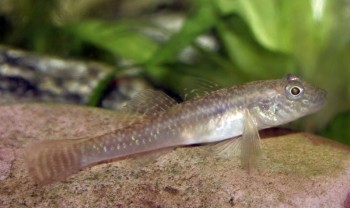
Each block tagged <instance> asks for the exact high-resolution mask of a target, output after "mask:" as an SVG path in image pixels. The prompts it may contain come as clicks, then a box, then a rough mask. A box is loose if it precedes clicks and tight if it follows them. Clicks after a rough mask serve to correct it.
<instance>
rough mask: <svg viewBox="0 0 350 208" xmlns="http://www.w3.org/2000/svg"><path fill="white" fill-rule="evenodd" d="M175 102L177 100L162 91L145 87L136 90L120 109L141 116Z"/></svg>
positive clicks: (169, 106) (165, 108) (168, 106)
mask: <svg viewBox="0 0 350 208" xmlns="http://www.w3.org/2000/svg"><path fill="white" fill-rule="evenodd" d="M176 104H177V102H176V101H175V100H174V99H172V98H171V97H169V96H168V95H166V94H165V93H164V92H162V91H159V90H151V89H146V90H142V91H140V92H138V93H137V94H136V96H135V97H134V98H132V99H131V100H130V101H129V102H128V103H127V104H126V105H125V106H124V107H123V109H122V110H123V111H126V112H130V113H136V114H139V115H142V116H154V115H157V114H158V113H160V112H164V111H166V110H168V109H169V108H171V107H173V106H174V105H176Z"/></svg>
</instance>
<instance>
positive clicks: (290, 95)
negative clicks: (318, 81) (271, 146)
mask: <svg viewBox="0 0 350 208" xmlns="http://www.w3.org/2000/svg"><path fill="white" fill-rule="evenodd" d="M259 91H260V92H261V94H260V99H258V100H257V101H256V102H255V104H254V106H253V109H252V110H253V111H254V114H255V115H256V118H257V122H258V125H259V126H263V127H272V126H277V125H281V124H285V123H288V122H291V121H294V120H296V119H298V118H300V117H303V116H306V115H308V114H312V113H314V112H316V111H318V110H320V109H321V108H322V107H323V106H324V105H325V102H326V91H325V90H323V89H321V88H319V87H316V86H314V85H312V84H310V83H308V82H305V81H304V80H302V79H301V78H299V77H298V76H295V75H291V74H289V75H287V76H286V77H285V78H284V79H281V80H273V81H271V82H270V83H269V84H267V85H265V86H261V88H260V89H259Z"/></svg>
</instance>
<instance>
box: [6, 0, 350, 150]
mask: <svg viewBox="0 0 350 208" xmlns="http://www.w3.org/2000/svg"><path fill="white" fill-rule="evenodd" d="M5 2H6V1H5ZM14 2H15V4H13V5H15V6H13V7H14V8H13V9H12V11H11V12H9V15H7V16H6V17H7V18H9V21H10V23H11V25H12V30H11V31H10V32H6V33H4V34H6V36H4V37H3V36H1V37H2V40H1V41H2V42H3V43H6V44H10V45H13V46H17V47H18V46H19V47H22V48H26V49H29V50H32V51H36V52H41V53H47V54H56V55H60V56H62V57H80V58H81V57H85V58H91V57H92V58H94V59H99V60H100V61H104V62H109V63H110V64H114V65H115V66H116V68H117V69H118V70H116V71H115V72H113V73H111V74H110V76H114V73H119V72H120V71H123V70H127V69H128V68H132V67H135V66H138V67H140V68H142V72H143V75H144V76H146V77H148V78H150V79H151V80H153V81H154V82H156V83H157V84H161V85H163V86H164V87H167V88H169V89H172V90H174V91H179V90H180V89H183V88H184V87H186V85H187V84H189V83H186V82H184V81H182V80H185V79H183V78H184V77H186V76H188V75H191V76H193V75H194V76H201V77H205V78H207V79H209V80H212V81H215V82H218V83H220V84H222V85H232V84H238V83H241V82H246V81H250V80H256V79H271V78H281V77H282V76H284V75H285V74H286V73H295V74H298V75H300V76H302V77H303V78H304V79H305V80H308V81H310V82H313V83H315V84H316V85H318V86H320V87H322V88H325V89H326V90H327V91H328V97H329V101H328V105H327V107H326V108H325V109H324V110H322V111H321V113H318V114H317V115H315V116H313V117H310V118H308V119H306V120H304V122H302V123H301V124H300V125H302V128H304V129H311V130H314V129H319V128H322V127H325V126H327V127H326V128H324V130H322V134H323V135H326V136H329V137H331V138H334V139H337V140H339V141H342V142H344V143H347V144H350V137H349V132H348V131H349V130H348V127H349V124H350V117H349V116H348V114H349V112H350V111H349V110H350V82H349V81H350V80H349V79H350V63H349V62H350V45H349V43H350V42H349V38H350V35H349V31H350V30H349V29H350V28H349V27H350V24H349V23H350V22H349V15H350V14H349V9H350V3H349V1H347V0H337V1H330V0H294V1H284V0H236V1H232V0H195V1H191V5H190V6H189V10H188V11H189V12H188V15H187V17H186V18H185V20H184V22H183V25H182V27H181V29H180V30H179V31H177V32H175V33H171V32H169V31H167V30H166V29H164V28H163V27H162V26H160V25H159V24H156V23H155V22H154V21H151V19H152V18H145V17H144V16H139V17H138V16H133V17H132V18H125V17H124V18H113V19H111V18H101V17H96V16H89V15H87V12H84V11H85V10H84V11H82V9H81V8H85V9H86V8H89V6H86V5H85V6H84V7H79V8H80V10H79V8H78V7H76V8H72V9H71V10H73V11H74V9H76V11H75V12H76V16H75V18H64V17H62V16H64V12H61V13H60V12H59V11H57V10H58V9H57V8H58V7H59V1H57V0H51V1H47V0H33V1H23V0H14ZM67 2H69V1H67ZM91 2H93V1H92V0H90V1H85V4H91V5H92V6H91V7H96V2H95V3H91ZM102 2H103V4H106V2H108V1H102ZM121 2H122V1H121ZM137 2H138V1H135V5H136V4H137ZM7 3H8V2H7ZM61 3H62V2H61ZM110 3H111V1H110ZM152 3H154V1H152ZM3 4H5V3H3ZM81 4H84V1H81ZM0 6H1V5H0ZM3 6H4V5H3ZM57 17H61V18H59V21H58V20H57ZM145 31H156V32H157V33H160V34H162V35H163V36H165V37H168V39H166V40H165V41H161V40H159V39H157V38H155V37H153V36H151V35H149V34H147V32H145ZM1 34H3V33H1ZM203 34H210V35H211V37H213V38H214V40H215V41H216V42H217V43H218V49H217V50H213V49H208V48H207V47H205V46H203V45H201V44H198V42H197V40H198V37H200V36H201V35H203ZM189 47H191V48H192V49H194V50H195V51H196V53H195V56H193V57H192V60H191V61H190V62H188V61H187V62H186V61H183V60H182V59H181V58H180V57H181V53H183V51H184V49H186V48H189ZM86 51H90V52H91V51H92V52H94V53H95V54H96V53H98V54H99V55H92V56H91V54H88V53H87V52H86ZM111 57H112V58H111ZM115 60H117V61H115ZM126 63H127V64H126ZM107 80H108V79H107ZM100 91H101V90H99V92H100ZM341 112H342V113H341ZM343 112H348V113H345V114H344V113H343ZM336 116H338V117H337V118H336ZM330 121H332V122H330ZM346 132H347V133H346Z"/></svg>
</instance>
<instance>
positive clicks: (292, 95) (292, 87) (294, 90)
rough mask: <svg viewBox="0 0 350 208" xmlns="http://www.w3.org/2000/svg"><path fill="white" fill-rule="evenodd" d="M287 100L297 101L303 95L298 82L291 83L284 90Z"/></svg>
mask: <svg viewBox="0 0 350 208" xmlns="http://www.w3.org/2000/svg"><path fill="white" fill-rule="evenodd" d="M285 93H286V96H287V98H288V99H290V100H297V99H299V98H301V97H302V96H303V95H304V87H303V86H302V85H301V83H299V82H291V83H289V84H288V85H287V86H286V88H285Z"/></svg>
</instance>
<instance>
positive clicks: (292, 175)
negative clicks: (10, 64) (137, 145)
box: [0, 104, 350, 207]
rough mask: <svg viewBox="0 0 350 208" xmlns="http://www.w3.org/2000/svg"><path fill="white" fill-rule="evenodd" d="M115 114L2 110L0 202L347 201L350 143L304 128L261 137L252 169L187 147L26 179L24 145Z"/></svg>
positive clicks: (82, 129) (98, 128)
mask: <svg viewBox="0 0 350 208" xmlns="http://www.w3.org/2000/svg"><path fill="white" fill-rule="evenodd" d="M117 117H118V116H117V115H116V114H115V113H114V112H110V111H105V110H100V109H93V108H85V107H76V106H70V105H68V106H67V105H37V104H34V105H33V104H32V105H29V104H25V105H15V106H2V107H0V120H1V124H0V164H1V168H0V174H1V175H0V207H22V206H23V207H344V206H345V203H348V206H349V201H350V199H349V193H350V148H348V147H346V146H343V145H341V144H338V143H335V142H332V141H330V140H328V139H324V138H321V137H318V136H315V135H312V134H306V133H292V134H286V135H283V136H276V137H272V138H267V139H263V141H262V142H263V153H264V156H263V159H262V160H261V163H260V166H259V168H258V170H257V171H255V172H253V173H251V174H247V172H245V171H244V170H242V169H241V168H240V165H239V160H238V158H233V159H231V160H224V159H218V158H215V157H213V152H212V151H213V150H214V149H215V148H214V147H213V146H192V147H181V148H177V149H176V150H174V151H171V152H169V153H168V154H165V155H163V156H161V157H159V158H157V159H155V160H153V161H151V162H150V161H147V160H144V161H147V162H145V163H144V165H142V166H141V165H140V164H141V163H140V161H137V160H136V161H135V160H130V159H129V160H124V161H116V162H110V163H105V164H100V165H96V166H94V167H91V168H86V169H85V170H83V171H81V172H79V173H78V174H76V175H73V176H71V177H69V178H68V180H66V181H64V182H60V183H55V184H51V185H47V186H44V187H37V186H35V185H34V183H33V182H32V181H31V179H30V178H29V177H28V176H27V172H26V169H25V164H24V163H23V157H25V155H23V149H22V147H23V146H24V145H25V144H26V143H27V142H31V141H35V140H42V139H58V138H74V137H81V136H91V135H96V134H99V133H103V132H105V131H109V130H111V129H113V128H115V126H116V125H118V124H117V123H118V119H117ZM271 132H272V134H273V132H275V130H274V129H272V130H270V133H271ZM11 155H14V156H11ZM138 160H140V159H138ZM141 162H142V161H141ZM3 164H4V165H3ZM346 200H347V202H345V201H346Z"/></svg>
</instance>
